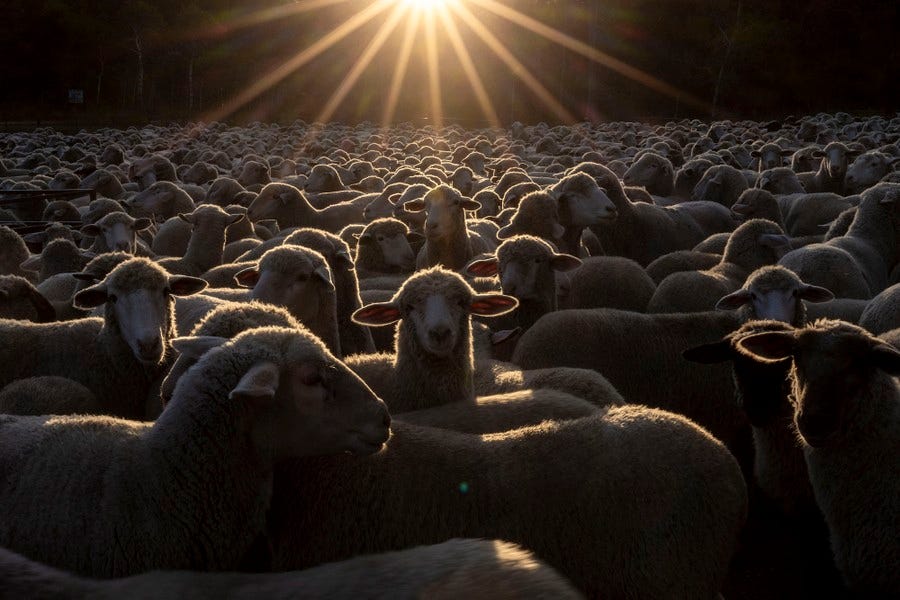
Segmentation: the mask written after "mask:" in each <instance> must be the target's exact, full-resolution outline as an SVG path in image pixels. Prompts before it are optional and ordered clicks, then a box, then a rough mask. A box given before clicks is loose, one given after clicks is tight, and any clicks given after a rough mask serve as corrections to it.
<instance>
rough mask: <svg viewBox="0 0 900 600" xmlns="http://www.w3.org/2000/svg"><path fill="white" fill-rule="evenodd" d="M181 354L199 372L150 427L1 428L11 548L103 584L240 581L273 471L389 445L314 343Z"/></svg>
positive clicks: (353, 382)
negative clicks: (178, 578) (161, 579)
mask: <svg viewBox="0 0 900 600" xmlns="http://www.w3.org/2000/svg"><path fill="white" fill-rule="evenodd" d="M174 344H175V347H176V348H177V349H178V350H179V351H180V352H181V353H183V354H193V355H195V356H201V355H202V358H200V360H199V361H198V363H197V364H196V365H195V366H194V367H193V368H192V369H190V370H189V371H188V372H187V373H185V375H184V376H183V377H182V378H181V380H180V381H179V384H178V386H177V387H176V390H175V397H174V398H173V399H172V402H170V403H169V405H168V406H167V407H166V410H165V411H164V412H163V413H162V415H161V416H160V418H159V419H158V420H157V421H156V422H155V423H153V424H140V423H134V422H128V421H121V420H116V419H108V418H91V417H81V416H78V417H49V416H42V417H13V416H6V417H2V419H0V433H2V435H0V440H2V442H0V465H2V472H3V473H4V477H3V480H2V484H0V507H2V512H3V514H4V515H5V517H6V518H4V519H3V522H2V523H0V544H2V545H3V546H5V547H7V548H10V549H12V550H15V551H18V552H24V553H26V554H27V555H28V556H30V557H33V558H34V559H36V560H41V561H45V562H47V563H48V564H51V565H53V566H56V567H59V568H63V569H68V570H71V571H73V572H75V573H78V574H81V575H88V576H93V577H120V576H126V575H132V574H136V573H141V572H144V571H147V570H151V569H162V568H167V569H179V568H180V569H198V570H228V569H232V570H233V569H236V568H237V567H238V566H240V561H241V560H242V558H244V557H245V556H246V555H247V553H248V552H249V551H250V549H251V547H252V545H253V544H254V541H255V540H256V539H257V538H258V537H259V536H261V535H262V534H263V531H264V527H265V519H266V513H267V511H268V509H269V502H270V498H271V486H272V472H273V465H274V464H275V463H276V462H278V461H280V460H284V459H287V458H292V457H302V456H310V455H316V454H328V453H333V452H343V451H352V452H354V453H356V454H360V455H365V454H369V453H372V452H377V451H378V450H380V449H381V448H382V445H383V443H384V442H385V441H386V440H387V438H388V433H389V429H388V427H389V424H390V417H389V416H388V413H387V410H386V408H385V406H384V403H383V402H381V401H380V400H379V399H378V398H377V397H376V396H375V395H374V394H373V393H372V392H371V390H369V388H368V387H366V386H365V384H363V382H362V381H361V380H360V379H359V378H358V377H357V376H355V375H354V374H353V373H352V372H351V371H350V370H349V369H347V368H346V367H345V366H344V365H343V364H342V363H341V362H340V361H338V360H337V359H335V358H334V356H333V355H332V354H331V353H329V352H328V351H327V349H326V348H325V347H324V346H323V345H322V343H321V342H320V341H319V340H317V339H316V338H315V336H313V335H311V334H310V333H309V332H307V331H305V330H300V329H286V328H277V327H271V328H261V329H254V330H251V331H247V332H244V333H243V334H241V335H239V336H237V337H236V338H235V339H234V340H230V341H229V340H225V339H222V338H179V339H178V340H177V341H176V342H174ZM325 399H327V401H324V400H325ZM198 428H201V429H202V431H201V432H199V433H200V436H199V438H198ZM198 439H209V440H215V443H212V444H210V443H198ZM23 440H28V443H27V444H25V443H23ZM36 489H39V490H40V493H35V490H36ZM136 490H144V491H142V492H139V493H138V492H136ZM98 509H100V510H98Z"/></svg>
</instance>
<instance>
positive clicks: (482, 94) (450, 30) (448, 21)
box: [437, 6, 500, 127]
mask: <svg viewBox="0 0 900 600" xmlns="http://www.w3.org/2000/svg"><path fill="white" fill-rule="evenodd" d="M437 14H438V16H439V17H440V18H441V21H442V22H443V24H444V31H446V32H447V37H448V38H449V39H450V44H451V45H452V46H453V50H454V51H455V52H456V56H457V57H458V58H459V63H460V64H461V65H462V68H463V71H464V72H465V74H466V77H467V78H468V80H469V85H471V86H472V90H473V91H474V92H475V98H476V99H477V100H478V104H479V105H480V106H481V110H482V112H483V113H484V116H485V118H487V120H488V122H489V123H490V125H491V127H499V126H500V117H498V116H497V111H496V110H495V109H494V105H493V104H492V103H491V99H490V97H488V94H487V90H485V89H484V84H483V83H482V81H481V77H480V76H479V75H478V70H477V69H476V68H475V64H474V63H473V62H472V56H471V55H470V54H469V51H468V50H467V49H466V46H465V44H464V43H463V40H462V36H460V34H459V29H458V28H457V27H456V23H454V22H453V17H451V16H450V13H449V12H447V7H446V6H439V7H438V11H437Z"/></svg>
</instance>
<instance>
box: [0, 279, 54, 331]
mask: <svg viewBox="0 0 900 600" xmlns="http://www.w3.org/2000/svg"><path fill="white" fill-rule="evenodd" d="M0 319H18V320H22V321H34V322H36V323H48V322H50V321H55V320H56V310H55V309H54V308H53V305H51V304H50V302H49V301H48V300H47V299H46V298H45V297H44V296H43V295H42V294H41V293H40V292H39V291H38V290H37V289H36V288H35V287H34V286H33V285H32V284H31V282H30V281H28V280H27V279H25V278H24V277H19V276H18V275H0Z"/></svg>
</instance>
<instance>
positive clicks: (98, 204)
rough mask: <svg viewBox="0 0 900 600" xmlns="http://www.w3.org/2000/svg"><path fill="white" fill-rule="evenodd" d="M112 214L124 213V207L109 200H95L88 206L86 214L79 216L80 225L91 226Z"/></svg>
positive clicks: (115, 201) (117, 202)
mask: <svg viewBox="0 0 900 600" xmlns="http://www.w3.org/2000/svg"><path fill="white" fill-rule="evenodd" d="M114 212H125V207H124V206H123V205H122V203H121V202H119V201H117V200H112V199H110V198H97V199H96V200H94V201H93V202H91V203H90V204H88V208H87V212H85V213H83V214H82V215H81V223H82V224H83V225H91V224H93V223H96V222H97V221H99V220H100V219H102V218H103V217H105V216H106V215H108V214H110V213H114Z"/></svg>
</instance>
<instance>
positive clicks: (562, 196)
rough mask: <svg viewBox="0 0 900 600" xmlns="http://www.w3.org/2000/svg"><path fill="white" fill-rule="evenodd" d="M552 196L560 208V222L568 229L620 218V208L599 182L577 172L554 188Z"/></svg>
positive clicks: (551, 191)
mask: <svg viewBox="0 0 900 600" xmlns="http://www.w3.org/2000/svg"><path fill="white" fill-rule="evenodd" d="M550 193H551V195H552V196H554V197H555V198H556V201H557V203H558V205H559V220H560V222H561V223H563V224H564V225H565V226H567V227H575V228H577V227H590V226H591V225H598V224H600V223H601V222H604V221H613V220H615V218H616V216H617V212H616V206H615V205H614V204H613V203H612V200H610V199H609V196H607V195H606V192H604V191H603V190H602V189H601V188H600V186H599V185H597V182H596V181H594V179H593V178H592V177H591V176H590V175H587V174H585V173H575V174H574V175H570V176H568V177H566V178H565V179H563V180H562V181H560V182H559V183H557V184H556V185H554V186H553V187H552V188H551V190H550Z"/></svg>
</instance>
